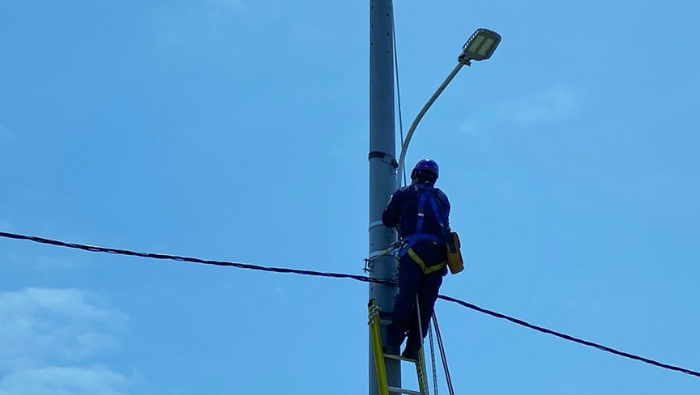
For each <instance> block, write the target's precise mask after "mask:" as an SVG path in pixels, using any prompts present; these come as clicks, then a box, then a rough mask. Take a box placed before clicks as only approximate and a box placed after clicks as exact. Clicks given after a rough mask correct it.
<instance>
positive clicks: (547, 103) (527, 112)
mask: <svg viewBox="0 0 700 395" xmlns="http://www.w3.org/2000/svg"><path fill="white" fill-rule="evenodd" d="M575 102H576V97H575V95H574V93H573V92H572V91H571V90H570V89H569V88H566V87H564V86H561V85H556V86H553V87H551V88H549V89H547V90H546V91H544V92H539V93H536V94H535V95H533V96H532V97H528V98H523V99H522V100H520V101H519V102H518V103H516V104H514V105H512V106H511V107H510V108H508V107H506V111H507V112H508V113H509V114H510V115H511V116H512V119H513V120H514V121H515V122H517V123H521V124H533V123H543V122H554V121H558V120H560V119H563V118H566V117H567V116H569V115H571V114H572V112H573V110H574V105H575Z"/></svg>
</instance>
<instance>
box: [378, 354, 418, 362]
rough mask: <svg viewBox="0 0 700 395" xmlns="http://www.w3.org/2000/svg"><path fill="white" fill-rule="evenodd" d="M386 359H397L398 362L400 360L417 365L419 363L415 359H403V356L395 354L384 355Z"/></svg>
mask: <svg viewBox="0 0 700 395" xmlns="http://www.w3.org/2000/svg"><path fill="white" fill-rule="evenodd" d="M384 358H389V359H396V360H399V361H406V362H413V363H417V362H418V361H417V360H415V359H411V358H406V357H402V356H400V355H394V354H384Z"/></svg>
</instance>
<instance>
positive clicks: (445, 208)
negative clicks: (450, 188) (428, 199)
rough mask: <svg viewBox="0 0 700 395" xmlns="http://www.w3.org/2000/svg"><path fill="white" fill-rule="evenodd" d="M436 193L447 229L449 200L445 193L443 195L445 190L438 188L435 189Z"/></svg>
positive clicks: (448, 223) (448, 226) (448, 224)
mask: <svg viewBox="0 0 700 395" xmlns="http://www.w3.org/2000/svg"><path fill="white" fill-rule="evenodd" d="M436 189H437V188H436ZM436 195H437V199H438V201H439V202H440V207H442V212H443V215H444V216H445V226H446V227H447V229H450V209H451V207H450V200H449V199H448V198H447V195H445V192H443V191H441V190H439V189H437V191H436Z"/></svg>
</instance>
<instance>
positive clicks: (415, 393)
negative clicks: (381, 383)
mask: <svg viewBox="0 0 700 395" xmlns="http://www.w3.org/2000/svg"><path fill="white" fill-rule="evenodd" d="M389 392H396V393H397V394H410V395H423V393H422V392H420V391H414V390H407V389H405V388H396V387H389Z"/></svg>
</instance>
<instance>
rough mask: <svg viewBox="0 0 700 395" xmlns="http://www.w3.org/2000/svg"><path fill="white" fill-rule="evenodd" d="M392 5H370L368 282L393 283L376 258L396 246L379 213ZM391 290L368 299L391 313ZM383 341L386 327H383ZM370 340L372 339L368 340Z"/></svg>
mask: <svg viewBox="0 0 700 395" xmlns="http://www.w3.org/2000/svg"><path fill="white" fill-rule="evenodd" d="M393 13H394V10H393V4H392V0H370V17H369V21H370V35H369V38H370V49H369V107H370V109H369V150H370V152H369V253H370V255H369V256H370V257H372V263H373V264H372V265H371V268H372V269H371V272H370V277H372V278H376V279H382V280H391V279H392V278H393V277H394V273H395V272H396V264H397V262H396V259H394V257H392V256H390V255H389V256H387V255H384V256H376V257H375V254H377V253H378V252H380V251H383V250H384V249H386V248H389V246H390V245H391V244H392V243H393V242H394V241H396V232H395V230H394V229H393V228H391V229H390V228H387V227H385V226H384V225H383V224H382V212H383V211H384V207H385V206H386V203H387V201H388V200H389V196H391V194H392V193H394V191H395V190H396V189H397V183H396V176H395V171H396V166H397V162H396V159H395V158H396V135H395V122H394V53H393V51H394V49H393V34H394V33H393V18H394V16H393ZM397 291H398V290H397V289H396V288H395V287H389V286H386V285H381V284H376V283H370V286H369V296H370V299H374V300H375V301H376V303H377V306H379V307H380V308H381V310H382V311H385V312H390V311H392V309H393V306H394V297H395V296H396V294H397ZM381 332H382V338H383V339H385V338H386V326H382V331H381ZM370 339H371V338H370ZM369 350H370V351H369V394H370V395H378V394H379V390H378V387H377V377H376V368H375V366H374V358H373V354H372V349H371V340H370V348H369ZM385 362H386V374H387V383H388V384H389V386H391V387H400V386H401V365H400V361H397V360H393V359H387V360H386V361H385Z"/></svg>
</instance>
